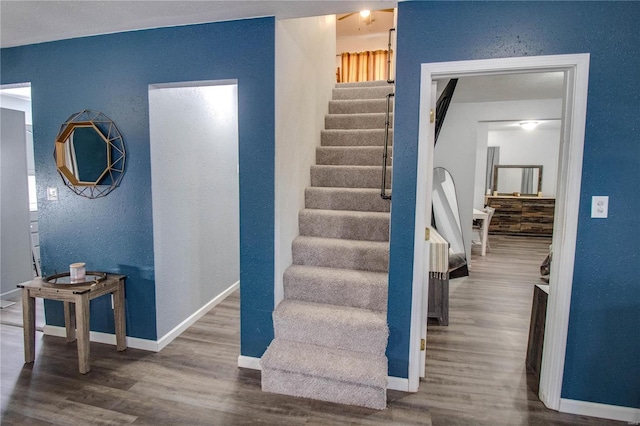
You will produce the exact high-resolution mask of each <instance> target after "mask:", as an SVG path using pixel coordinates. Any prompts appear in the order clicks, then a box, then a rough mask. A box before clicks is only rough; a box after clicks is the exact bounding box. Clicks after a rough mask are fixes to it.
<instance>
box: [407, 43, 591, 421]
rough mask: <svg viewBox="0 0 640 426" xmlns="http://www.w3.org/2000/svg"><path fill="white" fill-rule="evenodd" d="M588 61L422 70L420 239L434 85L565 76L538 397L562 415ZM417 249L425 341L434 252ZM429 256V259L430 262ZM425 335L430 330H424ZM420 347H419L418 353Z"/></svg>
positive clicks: (415, 328)
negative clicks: (426, 300) (496, 78)
mask: <svg viewBox="0 0 640 426" xmlns="http://www.w3.org/2000/svg"><path fill="white" fill-rule="evenodd" d="M588 69H589V55H588V54H579V55H558V56H540V57H524V58H506V59H491V60H477V61H461V62H447V63H433V64H423V65H422V70H421V101H420V109H421V113H420V125H419V141H418V144H419V145H418V152H419V157H418V158H419V160H418V170H417V172H418V173H417V176H418V177H417V197H416V236H418V235H420V234H421V233H423V232H424V231H423V229H424V228H425V225H426V224H428V223H430V222H431V208H430V206H427V203H426V200H427V199H430V198H431V194H430V191H431V189H430V188H431V184H432V182H431V181H432V173H433V171H432V166H431V167H429V160H430V159H432V158H433V136H432V132H430V128H431V125H430V123H429V109H431V108H432V102H431V99H433V98H435V96H432V91H433V90H434V88H433V84H432V83H433V82H434V81H436V80H438V79H441V78H459V77H465V76H478V75H501V74H519V73H530V72H563V73H564V74H565V84H564V96H563V98H564V99H565V101H564V102H563V105H562V115H563V119H564V121H563V125H562V129H561V149H560V155H559V173H558V186H557V195H556V211H555V224H554V230H553V246H554V262H553V264H552V267H551V275H550V280H551V282H553V283H557V285H555V286H553V288H552V289H551V291H550V294H549V304H548V309H547V319H546V334H545V343H544V350H543V360H542V372H541V381H540V392H539V396H540V399H541V400H542V402H543V403H544V404H545V405H546V406H547V407H549V408H552V409H556V410H557V409H558V408H559V406H560V392H561V388H562V373H563V368H564V356H565V350H566V336H567V330H568V313H569V308H570V302H571V300H570V296H571V286H572V276H573V264H574V257H575V243H576V234H577V222H578V207H579V197H580V181H581V172H582V152H583V144H584V128H585V118H586V100H587V83H588ZM415 241H416V245H415V247H414V283H413V288H414V293H413V294H414V296H413V301H412V305H413V309H415V311H416V312H417V313H418V314H417V315H413V316H412V318H413V321H412V336H416V340H418V339H419V338H420V337H418V336H419V333H420V330H421V326H422V325H423V323H425V322H426V312H424V308H423V303H422V302H423V300H422V298H426V296H427V294H428V292H427V290H428V287H427V286H428V280H427V279H426V276H425V271H428V266H426V267H425V262H424V260H423V259H425V258H427V259H428V254H429V247H428V244H425V243H424V242H423V239H421V238H416V240H415ZM425 254H426V255H427V256H425ZM424 329H425V330H426V326H424ZM417 347H418V345H416V348H417ZM419 358H420V353H419V352H418V351H417V350H416V349H412V353H411V354H410V371H409V379H410V386H411V385H412V382H413V383H415V384H416V385H417V378H418V377H419V368H420V365H419V362H416V361H417V360H419Z"/></svg>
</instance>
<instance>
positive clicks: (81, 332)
mask: <svg viewBox="0 0 640 426" xmlns="http://www.w3.org/2000/svg"><path fill="white" fill-rule="evenodd" d="M75 305H76V327H77V330H78V332H77V337H78V368H79V370H80V373H82V374H86V373H88V372H89V370H91V366H90V365H89V352H90V346H89V328H90V326H89V296H88V294H87V293H85V294H81V295H78V296H76V302H75Z"/></svg>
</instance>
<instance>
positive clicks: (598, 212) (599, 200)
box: [591, 195, 609, 218]
mask: <svg viewBox="0 0 640 426" xmlns="http://www.w3.org/2000/svg"><path fill="white" fill-rule="evenodd" d="M608 214H609V197H608V196H605V195H598V196H593V197H591V217H592V218H593V217H595V218H606V217H607V216H608Z"/></svg>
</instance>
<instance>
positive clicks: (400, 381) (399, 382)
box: [387, 376, 411, 392]
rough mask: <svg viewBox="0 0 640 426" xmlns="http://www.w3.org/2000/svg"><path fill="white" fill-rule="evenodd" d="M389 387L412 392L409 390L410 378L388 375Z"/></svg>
mask: <svg viewBox="0 0 640 426" xmlns="http://www.w3.org/2000/svg"><path fill="white" fill-rule="evenodd" d="M387 389H388V390H397V391H402V392H411V391H410V390H409V379H405V378H404V377H393V376H389V377H387Z"/></svg>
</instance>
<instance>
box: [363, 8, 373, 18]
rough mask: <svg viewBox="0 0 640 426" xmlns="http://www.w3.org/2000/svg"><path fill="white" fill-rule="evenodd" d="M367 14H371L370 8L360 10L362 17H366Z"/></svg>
mask: <svg viewBox="0 0 640 426" xmlns="http://www.w3.org/2000/svg"><path fill="white" fill-rule="evenodd" d="M369 15H371V11H370V10H363V11H361V12H360V16H361V17H362V18H368V17H369Z"/></svg>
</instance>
